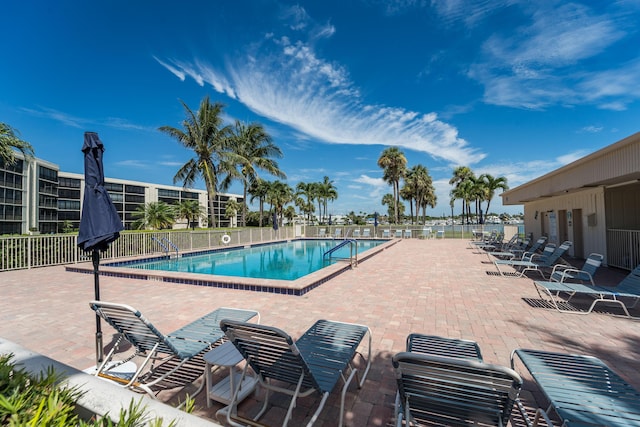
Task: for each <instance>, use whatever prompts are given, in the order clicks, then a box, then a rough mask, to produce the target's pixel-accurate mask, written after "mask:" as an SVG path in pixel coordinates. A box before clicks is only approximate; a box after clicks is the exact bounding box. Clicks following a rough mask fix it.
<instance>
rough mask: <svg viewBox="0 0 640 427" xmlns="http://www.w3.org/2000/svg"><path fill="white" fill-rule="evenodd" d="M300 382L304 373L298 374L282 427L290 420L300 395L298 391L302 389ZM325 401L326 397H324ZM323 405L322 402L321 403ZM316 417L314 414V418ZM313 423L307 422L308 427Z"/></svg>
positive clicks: (285, 426)
mask: <svg viewBox="0 0 640 427" xmlns="http://www.w3.org/2000/svg"><path fill="white" fill-rule="evenodd" d="M302 380H304V373H301V374H300V379H299V380H298V384H297V385H296V391H295V392H294V393H293V396H291V403H289V409H288V410H287V416H286V417H285V418H284V423H282V427H287V424H289V420H290V419H291V414H292V413H293V408H295V407H296V403H297V401H298V394H300V389H301V388H302ZM325 399H326V397H325ZM322 403H323V404H324V401H323V402H322ZM316 415H317V412H316V414H314V417H315V416H316ZM313 421H315V420H314V419H312V420H311V422H309V424H308V425H309V426H311V425H312V424H313Z"/></svg>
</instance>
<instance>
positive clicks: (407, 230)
mask: <svg viewBox="0 0 640 427" xmlns="http://www.w3.org/2000/svg"><path fill="white" fill-rule="evenodd" d="M412 234H413V233H412V232H411V230H409V229H406V230H404V235H403V237H404V238H405V239H410V238H411V236H412Z"/></svg>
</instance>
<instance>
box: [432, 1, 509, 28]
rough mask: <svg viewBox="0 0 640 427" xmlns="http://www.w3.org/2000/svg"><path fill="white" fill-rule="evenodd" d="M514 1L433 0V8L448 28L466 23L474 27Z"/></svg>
mask: <svg viewBox="0 0 640 427" xmlns="http://www.w3.org/2000/svg"><path fill="white" fill-rule="evenodd" d="M515 2H516V1H514V0H492V1H486V0H431V6H432V7H433V8H434V9H435V11H436V12H437V13H438V15H439V17H440V19H441V20H442V22H443V23H444V24H445V25H447V26H452V25H457V24H458V23H459V22H464V23H465V24H466V25H467V26H469V27H473V26H475V25H476V24H478V23H479V22H480V21H482V20H484V19H485V18H486V17H488V16H489V15H491V14H493V13H494V12H495V11H497V10H500V9H502V8H504V7H507V6H509V5H511V4H513V3H515Z"/></svg>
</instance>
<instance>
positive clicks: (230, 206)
mask: <svg viewBox="0 0 640 427" xmlns="http://www.w3.org/2000/svg"><path fill="white" fill-rule="evenodd" d="M245 206H246V204H245ZM239 210H240V203H238V201H237V200H236V198H235V197H230V198H229V200H227V206H226V207H225V210H224V215H225V216H226V217H227V218H229V223H230V224H231V226H233V218H235V217H236V216H237V215H238V211H239Z"/></svg>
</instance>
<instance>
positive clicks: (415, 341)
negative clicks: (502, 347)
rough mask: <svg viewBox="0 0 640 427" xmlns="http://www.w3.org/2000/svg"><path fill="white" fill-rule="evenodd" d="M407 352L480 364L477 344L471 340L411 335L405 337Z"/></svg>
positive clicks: (480, 355)
mask: <svg viewBox="0 0 640 427" xmlns="http://www.w3.org/2000/svg"><path fill="white" fill-rule="evenodd" d="M406 348H407V351H410V352H413V353H421V354H430V355H432V356H446V357H455V358H462V359H471V360H478V361H480V362H482V353H481V352H480V347H479V346H478V343H477V342H475V341H471V340H462V339H458V338H448V337H441V336H437V335H424V334H418V333H413V334H409V335H408V336H407V346H406Z"/></svg>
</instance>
